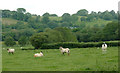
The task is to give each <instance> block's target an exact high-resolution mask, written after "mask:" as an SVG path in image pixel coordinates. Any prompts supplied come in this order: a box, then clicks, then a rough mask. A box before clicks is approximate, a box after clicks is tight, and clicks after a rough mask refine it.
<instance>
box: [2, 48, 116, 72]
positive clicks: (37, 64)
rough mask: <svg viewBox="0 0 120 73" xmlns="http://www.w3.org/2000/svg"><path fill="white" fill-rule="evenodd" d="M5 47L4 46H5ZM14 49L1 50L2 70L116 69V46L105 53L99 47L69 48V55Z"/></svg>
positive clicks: (56, 50) (51, 50)
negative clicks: (38, 55) (12, 52)
mask: <svg viewBox="0 0 120 73" xmlns="http://www.w3.org/2000/svg"><path fill="white" fill-rule="evenodd" d="M5 48H6V47H5ZM13 48H15V49H16V52H15V54H14V55H11V54H10V55H9V54H8V53H7V50H3V51H2V54H3V55H2V64H3V68H2V70H3V71H117V70H118V47H108V50H107V54H102V52H101V48H99V49H98V48H97V47H93V48H70V50H71V53H70V56H67V54H65V56H63V55H61V53H60V51H59V49H45V50H42V51H43V53H44V57H40V58H35V57H33V55H34V54H35V53H38V52H40V51H41V50H20V47H13Z"/></svg>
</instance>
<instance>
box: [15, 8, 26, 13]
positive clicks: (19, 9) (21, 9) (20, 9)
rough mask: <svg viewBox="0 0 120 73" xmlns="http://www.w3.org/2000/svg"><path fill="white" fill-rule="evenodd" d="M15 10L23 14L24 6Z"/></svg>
mask: <svg viewBox="0 0 120 73" xmlns="http://www.w3.org/2000/svg"><path fill="white" fill-rule="evenodd" d="M17 12H18V13H23V14H24V13H25V12H26V9H24V8H18V9H17Z"/></svg>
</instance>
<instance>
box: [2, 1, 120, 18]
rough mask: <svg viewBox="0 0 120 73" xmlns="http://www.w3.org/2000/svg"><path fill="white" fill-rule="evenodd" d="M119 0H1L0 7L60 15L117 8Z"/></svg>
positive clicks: (38, 13)
mask: <svg viewBox="0 0 120 73" xmlns="http://www.w3.org/2000/svg"><path fill="white" fill-rule="evenodd" d="M119 1H120V0H1V1H0V2H1V3H0V9H9V10H16V9H17V8H25V9H26V11H27V12H30V13H32V14H37V15H42V14H44V13H45V12H48V13H50V14H57V15H58V16H61V15H62V14H63V13H70V14H74V13H76V12H77V11H78V10H80V9H87V10H88V11H89V12H91V11H95V12H98V11H101V12H103V11H105V10H108V11H111V10H115V11H117V10H118V2H119Z"/></svg>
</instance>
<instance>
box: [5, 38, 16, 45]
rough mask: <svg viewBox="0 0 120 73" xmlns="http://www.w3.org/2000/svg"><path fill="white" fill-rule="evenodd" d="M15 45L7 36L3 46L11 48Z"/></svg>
mask: <svg viewBox="0 0 120 73" xmlns="http://www.w3.org/2000/svg"><path fill="white" fill-rule="evenodd" d="M15 44H16V42H15V41H14V39H13V38H12V37H10V36H7V37H6V38H5V45H6V46H13V45H15Z"/></svg>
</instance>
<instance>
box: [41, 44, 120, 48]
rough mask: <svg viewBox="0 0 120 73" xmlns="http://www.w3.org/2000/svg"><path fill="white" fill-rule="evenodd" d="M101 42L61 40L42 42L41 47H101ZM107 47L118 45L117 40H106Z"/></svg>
mask: <svg viewBox="0 0 120 73" xmlns="http://www.w3.org/2000/svg"><path fill="white" fill-rule="evenodd" d="M102 44H103V42H87V43H85V42H80V43H79V42H63V43H62V42H61V43H51V44H43V45H42V47H41V49H57V48H59V47H60V46H62V47H64V48H87V47H101V46H102ZM106 44H107V45H108V47H111V46H120V45H118V42H106Z"/></svg>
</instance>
